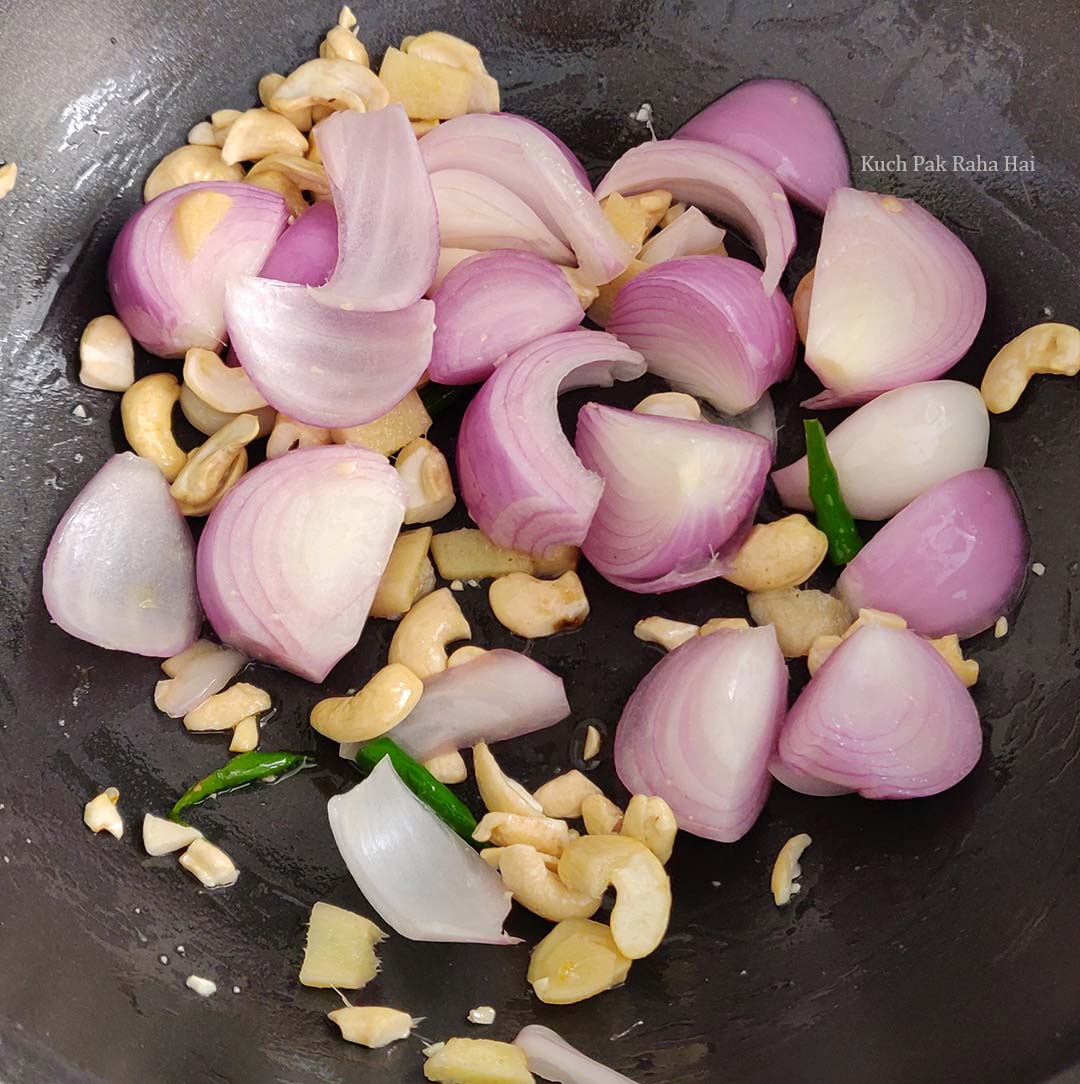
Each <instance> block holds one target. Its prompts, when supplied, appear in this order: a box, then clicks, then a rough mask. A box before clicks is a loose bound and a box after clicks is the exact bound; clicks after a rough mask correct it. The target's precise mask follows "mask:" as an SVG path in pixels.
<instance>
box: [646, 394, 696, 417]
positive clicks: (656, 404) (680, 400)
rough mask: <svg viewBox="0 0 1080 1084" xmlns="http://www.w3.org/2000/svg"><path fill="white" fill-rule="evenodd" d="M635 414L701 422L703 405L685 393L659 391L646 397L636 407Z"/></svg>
mask: <svg viewBox="0 0 1080 1084" xmlns="http://www.w3.org/2000/svg"><path fill="white" fill-rule="evenodd" d="M634 413H635V414H655V415H656V416H658V417H661V418H682V419H683V420H684V421H688V422H699V421H701V404H700V403H699V402H698V401H697V400H696V399H695V398H694V397H693V396H692V395H687V394H686V392H684V391H658V392H656V394H655V395H646V396H645V398H644V399H642V400H641V402H640V403H638V405H637V406H636V407H634Z"/></svg>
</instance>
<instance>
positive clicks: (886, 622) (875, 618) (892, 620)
mask: <svg viewBox="0 0 1080 1084" xmlns="http://www.w3.org/2000/svg"><path fill="white" fill-rule="evenodd" d="M867 625H881V626H883V627H884V628H887V629H906V628H907V622H906V621H905V620H904V619H903V618H902V617H901V616H900V615H899V614H894V613H889V611H888V610H875V609H872V608H871V607H869V606H863V607H862V608H861V609H860V610H859V616H858V617H857V618H856V619H855V620H854V621H853V622H851V624H850V625H848V627H847V629H846V630H845V631H844V633H843V634H842V636H841V639H844V640H846V639H847V638H848V637H849V636H854V635H855V633H856V632H858V631H859V629H861V628H865V627H866V626H867Z"/></svg>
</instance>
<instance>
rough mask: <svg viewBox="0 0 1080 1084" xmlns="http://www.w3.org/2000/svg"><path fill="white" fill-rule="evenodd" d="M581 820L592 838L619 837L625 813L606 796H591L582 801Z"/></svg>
mask: <svg viewBox="0 0 1080 1084" xmlns="http://www.w3.org/2000/svg"><path fill="white" fill-rule="evenodd" d="M581 819H582V820H583V821H584V822H585V831H586V832H587V833H588V834H589V835H590V836H610V835H617V834H618V833H619V829H620V828H621V827H622V821H623V811H622V810H621V809H620V808H619V807H618V806H617V805H616V804H615V803H614V802H613V801H612V800H611V799H610V798H608V797H607V795H605V794H590V795H588V796H586V797H585V798H583V799H582V801H581Z"/></svg>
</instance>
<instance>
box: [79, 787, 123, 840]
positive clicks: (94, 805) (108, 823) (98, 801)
mask: <svg viewBox="0 0 1080 1084" xmlns="http://www.w3.org/2000/svg"><path fill="white" fill-rule="evenodd" d="M118 801H120V792H119V791H118V790H117V789H116V787H106V788H105V790H103V791H102V792H101V793H100V794H99V795H97V796H96V797H94V798H91V799H90V801H89V802H87V803H86V805H85V807H84V808H83V824H85V825H86V827H87V828H89V829H90V831H91V832H94V833H97V832H108V833H109V835H110V836H112V837H113V839H120V838H121V837H122V836H123V834H124V820H123V818H122V817H121V816H120V812H119V810H118V809H117V808H116V803H117V802H118Z"/></svg>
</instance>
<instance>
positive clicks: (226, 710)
mask: <svg viewBox="0 0 1080 1084" xmlns="http://www.w3.org/2000/svg"><path fill="white" fill-rule="evenodd" d="M269 710H270V694H269V693H267V692H266V691H265V690H264V689H260V688H259V687H258V686H256V685H249V684H248V683H247V682H244V681H241V682H237V684H235V685H232V686H230V687H229V688H228V689H226V690H225V691H224V692H223V693H215V694H214V695H213V696H211V697H210V698H209V699H207V700H204V701H203V702H202V703H201V704H200V705H199V706H198V707H197V708H195V709H194V710H193V711H189V712H188V713H187V715H185V716H184V726H185V727H187V729H188V730H193V731H197V732H202V731H206V730H232V728H233V727H234V726H236V725H237V723H239V722H241V721H242V720H244V719H246V718H247V717H248V716H249V715H260V714H262V713H263V712H264V711H269Z"/></svg>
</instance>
